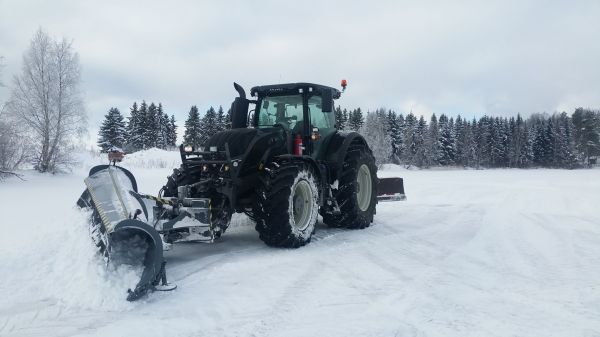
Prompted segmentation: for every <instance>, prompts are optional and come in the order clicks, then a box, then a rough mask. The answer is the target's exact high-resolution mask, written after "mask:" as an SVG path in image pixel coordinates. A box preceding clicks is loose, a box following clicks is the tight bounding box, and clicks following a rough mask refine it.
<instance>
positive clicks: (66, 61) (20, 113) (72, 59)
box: [7, 29, 87, 172]
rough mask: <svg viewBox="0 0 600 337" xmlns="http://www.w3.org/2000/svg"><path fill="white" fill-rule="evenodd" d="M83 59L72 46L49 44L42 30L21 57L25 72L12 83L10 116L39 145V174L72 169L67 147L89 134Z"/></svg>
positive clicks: (37, 155) (36, 165)
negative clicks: (82, 84)
mask: <svg viewBox="0 0 600 337" xmlns="http://www.w3.org/2000/svg"><path fill="white" fill-rule="evenodd" d="M79 85H80V65H79V57H78V55H77V53H76V52H74V50H73V45H72V43H71V42H69V41H67V40H66V39H65V38H63V39H62V40H60V41H55V40H53V39H51V38H50V37H49V36H48V34H46V33H45V32H44V31H43V30H42V29H39V30H38V31H37V32H36V33H35V35H34V37H33V39H32V40H31V44H30V46H29V49H28V50H27V51H26V52H25V54H24V55H23V66H22V73H21V75H20V76H16V77H15V78H14V82H13V87H12V91H11V95H10V101H9V103H8V105H7V108H8V112H9V113H10V114H11V115H13V116H16V117H17V118H18V119H19V121H20V122H21V123H23V124H24V125H25V126H26V127H27V128H28V131H29V132H30V133H31V134H32V135H33V137H32V139H34V140H35V142H36V144H35V146H34V149H35V150H34V151H35V155H34V158H33V162H34V165H35V168H36V169H37V170H38V171H40V172H56V171H58V170H60V169H61V168H69V167H70V166H71V164H72V163H73V161H72V160H71V158H70V152H69V147H70V146H71V145H72V144H73V142H74V141H75V140H76V139H77V137H79V136H81V135H82V133H83V132H84V131H85V130H86V122H87V119H86V114H85V111H84V108H83V103H82V98H81V93H80V90H79Z"/></svg>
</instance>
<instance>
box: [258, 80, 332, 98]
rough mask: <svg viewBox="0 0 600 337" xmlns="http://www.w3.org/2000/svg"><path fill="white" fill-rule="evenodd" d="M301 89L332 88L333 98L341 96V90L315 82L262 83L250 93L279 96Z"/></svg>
mask: <svg viewBox="0 0 600 337" xmlns="http://www.w3.org/2000/svg"><path fill="white" fill-rule="evenodd" d="M299 89H303V91H304V92H309V91H311V90H312V91H318V92H323V91H325V90H331V91H332V96H333V98H335V99H337V98H340V95H341V92H340V91H339V90H337V89H335V88H332V87H328V86H325V85H320V84H314V83H305V82H299V83H284V84H271V85H261V86H256V87H253V88H252V89H250V95H251V96H255V95H257V94H258V96H277V95H285V94H296V93H298V90H299Z"/></svg>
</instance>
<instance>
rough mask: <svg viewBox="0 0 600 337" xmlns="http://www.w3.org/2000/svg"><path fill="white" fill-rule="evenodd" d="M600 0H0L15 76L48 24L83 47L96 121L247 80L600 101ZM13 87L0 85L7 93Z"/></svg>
mask: <svg viewBox="0 0 600 337" xmlns="http://www.w3.org/2000/svg"><path fill="white" fill-rule="evenodd" d="M599 18H600V1H508V0H501V1H351V0H347V1H333V2H328V1H308V0H305V1H293V2H291V1H290V2H285V1H259V0H257V1H211V2H208V1H164V0H163V1H156V2H154V1H91V0H90V1H75V0H73V1H62V0H53V1H32V0H0V56H4V63H5V65H6V66H5V68H4V76H3V77H4V82H5V83H6V84H8V85H10V82H11V77H12V76H13V75H15V74H17V73H18V72H19V70H20V67H21V58H22V55H23V52H24V51H25V50H26V49H27V47H28V45H29V41H30V39H31V37H32V35H33V34H34V33H35V31H36V30H37V29H38V27H42V28H43V29H44V30H46V31H47V32H48V33H49V34H50V35H51V36H54V37H62V36H65V37H67V38H69V39H72V40H73V42H74V47H75V49H76V50H77V51H78V53H79V54H80V59H81V64H82V70H83V74H82V75H83V77H82V80H83V83H82V86H83V89H84V91H85V95H86V101H87V110H88V113H89V115H90V126H91V127H93V128H94V127H97V125H98V124H99V123H100V121H101V119H102V116H103V115H104V114H105V112H106V111H107V110H108V108H109V107H111V106H116V107H118V108H120V109H121V110H122V111H127V110H128V109H127V108H128V107H129V106H130V105H131V103H132V102H133V101H140V100H142V99H145V100H147V101H155V102H159V101H160V102H162V103H163V105H164V106H165V109H166V111H167V112H168V113H170V114H171V113H172V114H175V115H176V117H177V118H178V119H179V120H183V119H184V118H185V115H186V113H187V111H188V110H189V107H190V106H191V105H198V106H199V107H200V108H201V109H203V110H205V109H206V108H207V107H208V106H210V105H220V104H222V105H224V106H228V105H229V104H230V103H231V101H232V99H233V97H234V96H235V91H234V90H233V87H232V82H233V81H236V82H238V83H240V84H242V85H243V86H245V87H246V88H247V89H249V88H250V87H251V86H253V85H261V84H272V83H279V82H299V81H307V82H317V83H322V84H328V85H332V86H338V85H339V81H340V79H342V78H345V79H347V80H348V83H349V87H348V90H347V92H346V94H345V95H344V96H343V97H342V99H341V100H340V101H339V103H340V104H341V105H342V106H344V107H348V108H353V107H357V106H360V107H362V108H363V109H365V110H368V109H375V108H377V107H387V108H391V109H394V110H396V111H400V112H408V111H411V110H412V111H413V112H415V113H417V114H424V115H426V116H428V115H430V114H431V113H432V112H435V113H442V112H445V113H448V114H451V115H456V114H459V113H460V114H461V115H463V116H466V117H473V116H480V115H482V114H493V115H512V114H516V113H518V112H520V113H523V114H530V113H533V112H554V111H563V110H565V111H567V112H571V111H572V110H573V109H574V108H575V107H578V106H584V107H593V108H600V66H599V65H600V43H599V41H600V19H599ZM8 94H9V88H0V101H3V100H5V99H6V98H7V96H8Z"/></svg>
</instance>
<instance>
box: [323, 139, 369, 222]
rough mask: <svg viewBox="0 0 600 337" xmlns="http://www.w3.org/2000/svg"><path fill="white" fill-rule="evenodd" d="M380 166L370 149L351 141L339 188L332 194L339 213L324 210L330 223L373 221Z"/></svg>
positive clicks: (324, 214) (339, 179)
mask: <svg viewBox="0 0 600 337" xmlns="http://www.w3.org/2000/svg"><path fill="white" fill-rule="evenodd" d="M378 184H379V180H378V179H377V166H375V158H374V157H373V155H372V154H371V151H369V149H368V148H367V147H366V146H364V145H358V144H357V145H352V146H351V147H350V148H349V149H348V152H347V154H346V157H345V159H344V164H343V167H342V172H341V174H340V177H339V178H338V188H337V189H334V190H333V195H334V197H335V198H336V201H337V203H338V205H339V207H340V213H339V214H334V213H322V216H323V222H324V223H325V224H327V225H328V226H330V227H338V228H339V227H341V228H350V229H363V228H365V227H369V226H370V225H371V223H372V222H373V216H374V214H375V207H376V205H377V190H378Z"/></svg>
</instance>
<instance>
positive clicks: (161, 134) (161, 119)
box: [156, 103, 170, 149]
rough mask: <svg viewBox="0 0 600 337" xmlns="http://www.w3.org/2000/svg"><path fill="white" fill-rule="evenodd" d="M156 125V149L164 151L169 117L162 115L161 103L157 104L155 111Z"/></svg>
mask: <svg viewBox="0 0 600 337" xmlns="http://www.w3.org/2000/svg"><path fill="white" fill-rule="evenodd" d="M156 116H157V125H156V147H157V148H159V149H166V148H167V146H168V144H167V138H168V133H169V126H170V125H169V115H167V114H166V113H164V111H163V107H162V104H161V103H158V108H157V110H156Z"/></svg>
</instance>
